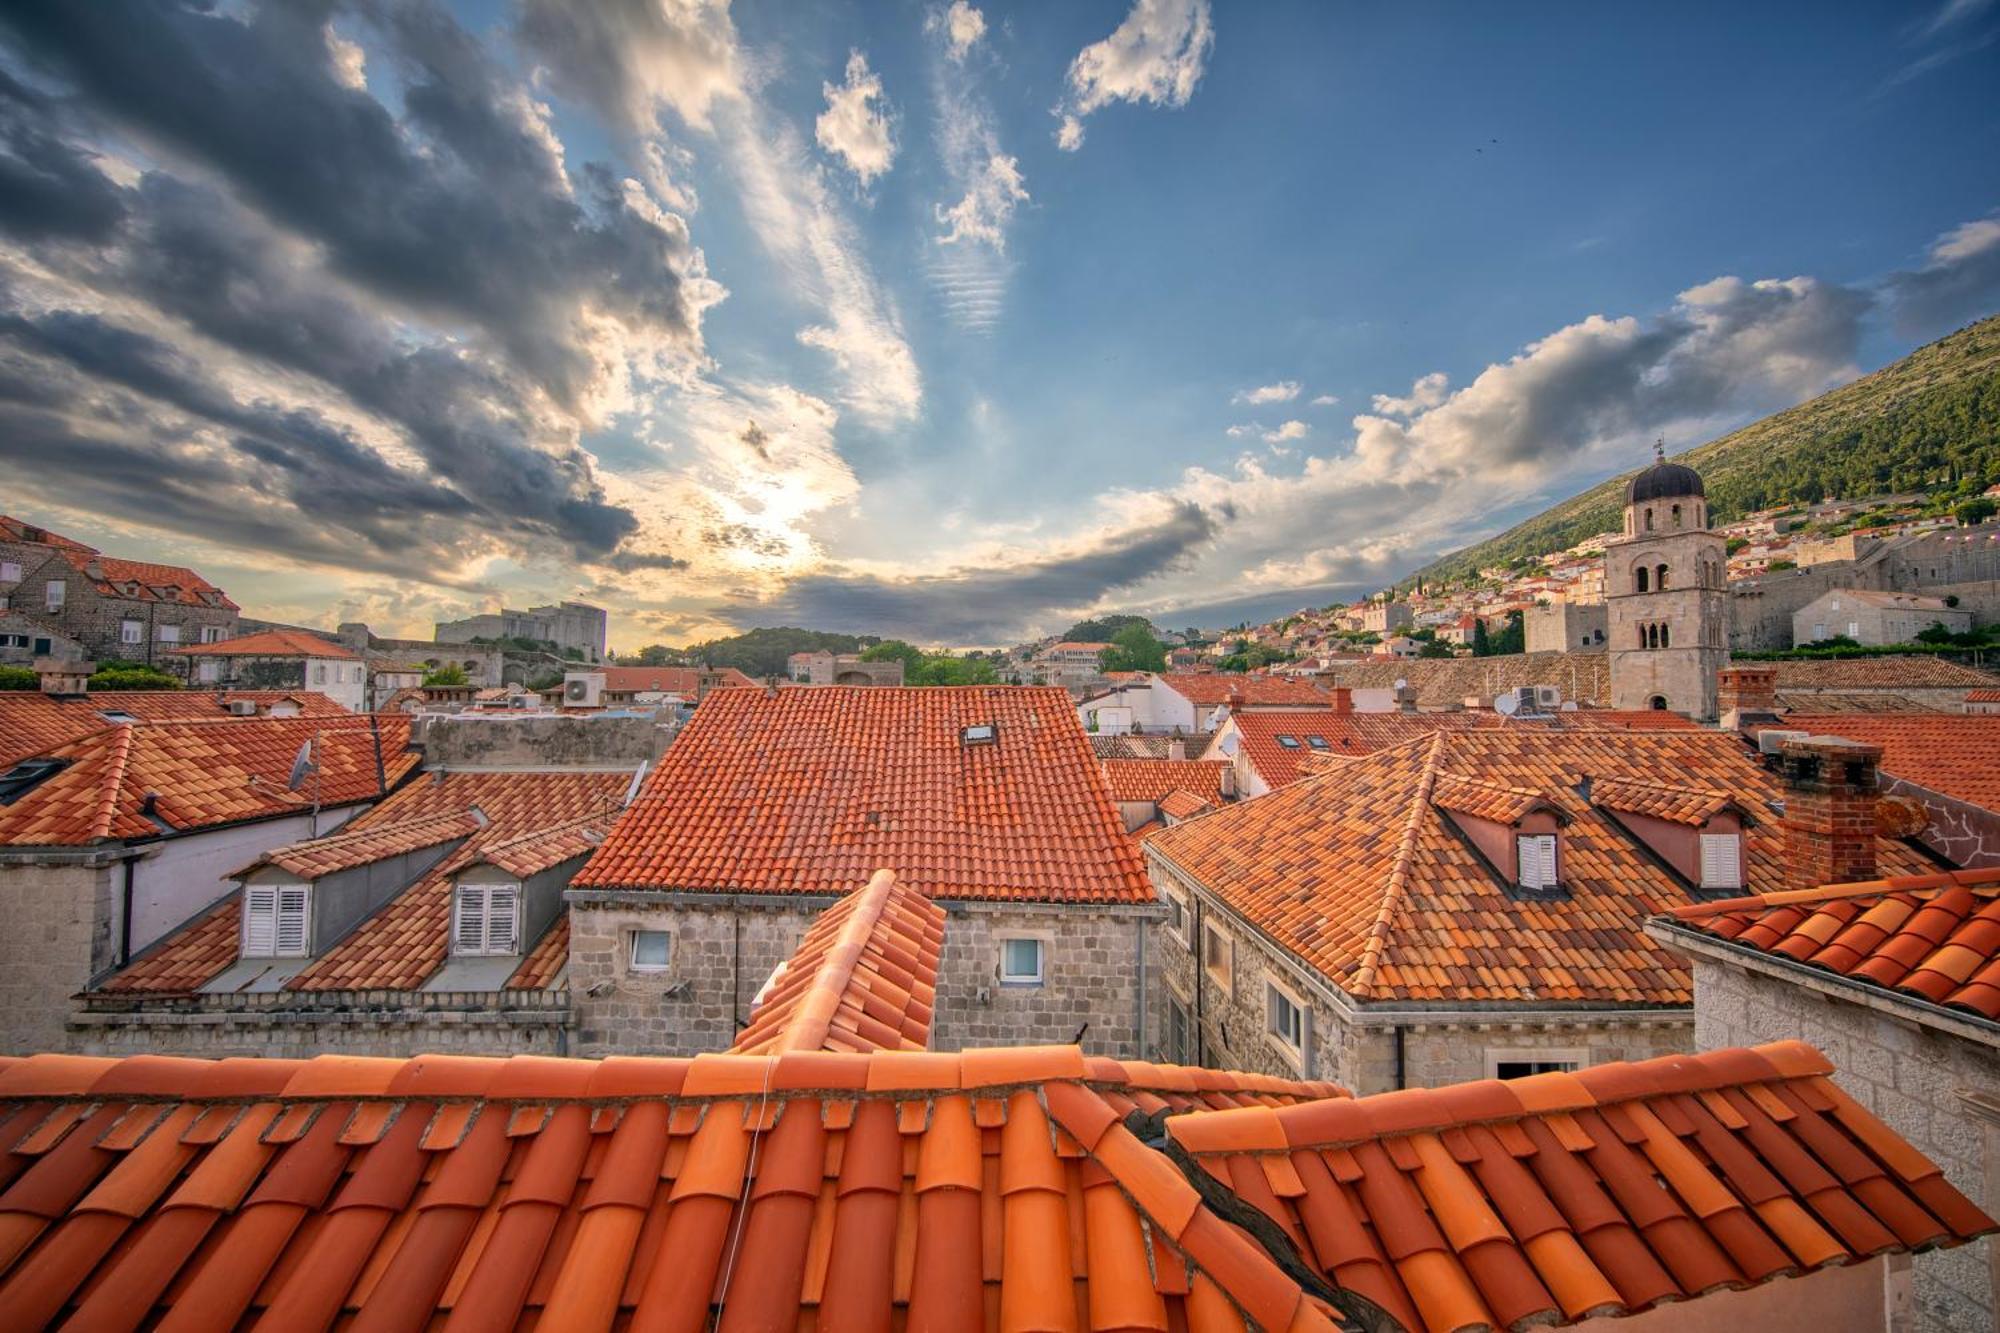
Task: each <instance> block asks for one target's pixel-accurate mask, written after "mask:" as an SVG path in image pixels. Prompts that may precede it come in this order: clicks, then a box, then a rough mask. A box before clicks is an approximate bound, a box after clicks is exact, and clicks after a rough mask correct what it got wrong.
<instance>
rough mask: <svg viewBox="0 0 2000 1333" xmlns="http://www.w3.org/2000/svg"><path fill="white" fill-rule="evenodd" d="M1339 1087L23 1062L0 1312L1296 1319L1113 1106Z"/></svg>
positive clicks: (576, 1065)
mask: <svg viewBox="0 0 2000 1333" xmlns="http://www.w3.org/2000/svg"><path fill="white" fill-rule="evenodd" d="M1334 1091H1335V1090H1333V1089H1330V1088H1329V1087H1328V1086H1327V1085H1324V1084H1318V1085H1311V1084H1296V1083H1286V1082H1284V1081H1282V1080H1278V1079H1271V1078H1264V1077H1260V1076H1256V1075H1229V1074H1220V1073H1216V1072H1214V1071H1208V1070H1185V1069H1171V1068H1163V1067H1159V1066H1152V1065H1143V1064H1124V1065H1121V1064H1119V1063H1118V1062H1115V1061H1110V1060H1102V1059H1086V1058H1085V1057H1084V1056H1083V1055H1082V1054H1081V1052H1079V1051H1078V1050H1077V1049H1076V1048H1075V1047H1053V1048H1024V1049H1009V1050H990V1051H967V1052H963V1053H961V1054H956V1055H934V1054H927V1053H920V1052H902V1051H898V1052H878V1053H875V1054H872V1055H838V1054H830V1053H823V1052H811V1053H803V1052H801V1053H794V1054H789V1055H784V1056H778V1057H770V1058H764V1057H756V1056H741V1055H707V1056H699V1057H696V1058H694V1059H692V1060H673V1059H638V1058H621V1059H610V1060H605V1061H601V1062H599V1061H585V1060H555V1059H546V1058H538V1057H528V1056H523V1057H518V1058H516V1059H512V1060H487V1059H473V1058H466V1057H452V1056H427V1057H422V1058H418V1059H414V1060H407V1061H405V1060H371V1059H359V1058H350V1057H335V1056H326V1057H321V1058H320V1059H317V1060H313V1061H309V1062H300V1061H283V1060H227V1061H221V1062H215V1063H210V1062H205V1061H197V1060H182V1059H173V1058H166V1057H156V1056H140V1057H134V1058H131V1059H128V1060H122V1061H116V1060H102V1059H94V1058H88V1057H77V1056H36V1057H33V1058H31V1059H26V1060H12V1059H10V1060H4V1061H0V1108H4V1115H5V1118H4V1122H0V1187H4V1190H5V1192H4V1193H0V1244H4V1246H5V1252H6V1253H5V1257H6V1258H7V1259H10V1260H12V1261H13V1262H12V1263H11V1264H10V1265H9V1266H8V1267H7V1268H6V1270H5V1272H4V1274H0V1308H4V1309H5V1310H7V1311H8V1312H9V1322H10V1323H11V1324H13V1325H14V1326H17V1327H33V1326H38V1325H41V1324H47V1323H55V1322H59V1321H70V1326H72V1327H79V1328H80V1327H90V1326H96V1325H97V1324H99V1323H101V1322H112V1323H120V1324H123V1325H126V1326H130V1325H134V1324H139V1323H148V1322H154V1321H156V1320H166V1321H169V1322H179V1321H187V1322H189V1323H198V1324H199V1325H200V1326H202V1327H217V1328H229V1327H236V1326H238V1325H239V1324H244V1323H248V1322H254V1321H256V1320H257V1319H259V1318H260V1317H261V1318H262V1319H263V1320H265V1321H266V1322H267V1326H269V1327H274V1328H302V1327H315V1328H317V1327H330V1326H334V1325H335V1324H336V1323H340V1324H344V1323H345V1318H344V1316H348V1315H358V1314H365V1316H366V1322H369V1323H373V1322H378V1321H379V1322H380V1323H382V1324H383V1325H384V1326H392V1327H422V1326H426V1325H428V1324H429V1323H431V1321H433V1320H437V1321H442V1320H443V1319H444V1318H445V1317H446V1316H449V1317H450V1318H451V1319H452V1321H453V1323H454V1326H464V1327H473V1328H514V1327H518V1326H523V1325H524V1324H532V1325H533V1326H536V1327H540V1328H545V1329H578V1328H608V1327H611V1326H612V1325H613V1323H614V1322H622V1321H623V1320H625V1319H626V1318H630V1319H631V1321H632V1323H633V1324H634V1326H645V1327H653V1326H662V1327H687V1328H701V1327H706V1326H710V1324H711V1321H713V1323H714V1324H718V1325H719V1326H720V1327H721V1328H724V1329H743V1330H758V1329H774V1328H784V1329H792V1328H800V1327H812V1326H814V1323H815V1321H816V1322H817V1326H818V1327H821V1328H869V1329H887V1328H889V1327H891V1326H892V1323H893V1325H894V1326H896V1327H903V1326H905V1324H907V1326H908V1327H910V1328H912V1329H916V1328H935V1329H982V1328H984V1329H993V1330H1001V1329H1010V1330H1011V1329H1028V1328H1072V1327H1091V1328H1106V1329H1109V1328H1121V1329H1134V1328H1152V1329H1168V1328H1173V1329H1180V1328H1191V1329H1219V1328H1238V1329H1247V1328H1249V1327H1250V1326H1252V1324H1253V1323H1254V1325H1255V1326H1256V1327H1259V1328H1262V1329H1267V1330H1290V1331H1291V1333H1307V1331H1308V1330H1314V1329H1326V1328H1329V1327H1333V1326H1334V1318H1335V1316H1333V1314H1332V1313H1331V1307H1330V1306H1329V1305H1327V1304H1326V1303H1325V1302H1324V1301H1323V1300H1322V1299H1320V1298H1319V1297H1317V1296H1314V1295H1308V1294H1307V1293H1306V1292H1304V1291H1303V1290H1301V1288H1300V1286H1299V1284H1298V1283H1297V1282H1296V1281H1294V1280H1293V1279H1292V1278H1290V1277H1287V1276H1286V1274H1285V1272H1284V1270H1283V1269H1282V1268H1281V1267H1280V1266H1279V1264H1278V1263H1277V1262H1276V1261H1275V1260H1274V1259H1273V1258H1272V1256H1271V1255H1270V1254H1269V1253H1267V1252H1266V1251H1265V1250H1264V1249H1263V1248H1262V1247H1261V1246H1260V1245H1258V1244H1257V1242H1256V1241H1254V1240H1253V1239H1252V1238H1251V1237H1250V1236H1249V1234H1248V1233H1246V1232H1244V1231H1242V1230H1240V1229H1239V1228H1237V1227H1236V1226H1234V1225H1232V1224H1231V1223H1229V1222H1227V1221H1225V1220H1224V1219H1223V1218H1222V1217H1221V1216H1220V1215H1218V1214H1217V1213H1215V1212H1212V1211H1210V1209H1209V1208H1208V1207H1207V1206H1205V1205H1204V1203H1203V1202H1202V1198H1201V1196H1200V1194H1198V1193H1197V1191H1196V1189H1195V1188H1194V1186H1193V1185H1191V1184H1190V1183H1189V1181H1188V1179H1187V1177H1186V1176H1184V1175H1183V1174H1182V1171H1181V1170H1180V1168H1178V1167H1176V1166H1175V1165H1174V1164H1173V1162H1172V1161H1171V1159H1170V1158H1169V1157H1168V1156H1166V1155H1165V1154H1164V1153H1161V1152H1158V1151H1155V1150H1154V1149H1152V1148H1149V1147H1147V1146H1145V1144H1144V1143H1143V1142H1142V1141H1141V1139H1140V1137H1139V1136H1138V1135H1137V1134H1135V1132H1134V1130H1133V1129H1132V1128H1129V1127H1128V1126H1127V1125H1126V1124H1125V1123H1122V1117H1124V1116H1125V1115H1127V1114H1128V1113H1131V1112H1134V1111H1139V1112H1142V1113H1144V1114H1148V1115H1151V1114H1157V1113H1159V1112H1169V1111H1173V1110H1176V1109H1180V1108H1185V1107H1196V1106H1203V1105H1216V1106H1233V1105H1265V1106H1273V1105H1284V1104H1288V1103H1290V1102H1293V1101H1297V1100H1299V1099H1300V1098H1304V1097H1316V1096H1320V1097H1323V1096H1328V1095H1332V1094H1333V1092H1334ZM1148 1132H1149V1133H1150V1132H1151V1131H1148ZM1329 1294H1330V1293H1329ZM656 1321H658V1322H657V1324H656Z"/></svg>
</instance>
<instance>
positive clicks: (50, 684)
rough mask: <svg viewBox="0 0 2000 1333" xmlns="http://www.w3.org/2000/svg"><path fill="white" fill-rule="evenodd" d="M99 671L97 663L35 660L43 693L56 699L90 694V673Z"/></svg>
mask: <svg viewBox="0 0 2000 1333" xmlns="http://www.w3.org/2000/svg"><path fill="white" fill-rule="evenodd" d="M95 670H97V663H95V662H77V661H72V660H71V659H69V658H67V657H38V658H36V659H35V675H36V677H38V679H39V683H40V685H41V687H42V693H43V694H47V695H52V696H54V697H55V698H58V699H62V698H68V697H70V696H72V695H81V694H89V693H90V673H91V672H93V671H95Z"/></svg>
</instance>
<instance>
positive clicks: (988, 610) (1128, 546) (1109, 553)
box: [721, 503, 1218, 643]
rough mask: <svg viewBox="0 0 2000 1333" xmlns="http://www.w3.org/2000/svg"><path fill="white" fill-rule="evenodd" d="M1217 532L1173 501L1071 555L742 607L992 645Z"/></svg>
mask: <svg viewBox="0 0 2000 1333" xmlns="http://www.w3.org/2000/svg"><path fill="white" fill-rule="evenodd" d="M1217 528H1218V524H1217V521H1216V519H1215V517H1214V516H1213V515H1212V514H1210V513H1209V512H1208V511H1206V510H1204V509H1202V508H1201V507H1200V506H1199V505H1194V504H1186V503H1179V504H1175V505H1174V506H1173V508H1172V509H1171V510H1170V511H1169V512H1168V513H1167V514H1166V515H1164V516H1163V517H1162V518H1161V519H1160V521H1159V522H1157V523H1153V524H1149V525H1147V526H1144V527H1138V528H1132V529H1129V530H1127V531H1125V532H1120V533H1117V534H1115V535H1113V536H1111V537H1108V538H1106V539H1105V540H1103V541H1101V542H1099V543H1098V544H1097V545H1096V546H1094V547H1092V548H1091V549H1089V550H1087V551H1083V552H1081V553H1079V554H1076V555H1067V556H1061V557H1057V558H1053V559H1047V560H1037V561H1033V562H1030V563H1027V564H1022V565H1013V566H1005V567H1001V568H997V569H982V570H966V571H962V572H954V573H950V574H940V575H935V576H932V577H928V578H915V579H883V578H875V577H871V576H860V575H856V576H842V575H838V574H816V575H812V576H810V577H807V578H802V579H798V580H796V581H794V582H792V583H790V584H788V585H787V586H786V587H785V588H784V590H783V591H782V592H780V593H778V594H777V595H776V596H774V597H772V598H770V599H768V600H763V601H758V602H755V603H750V604H747V605H745V606H742V607H728V608H721V609H722V610H724V611H727V612H731V613H734V614H738V615H740V614H742V613H743V612H746V611H754V612H755V613H756V614H757V615H758V617H759V618H760V620H761V621H762V622H763V623H770V624H782V625H866V626H868V627H869V629H870V631H871V632H873V633H877V634H886V635H893V636H897V637H904V638H913V639H917V640H920V641H922V642H927V643H928V642H940V641H942V642H948V643H990V642H997V641H1000V640H1002V639H1006V638H1011V637H1013V636H1016V635H1020V634H1024V633H1029V632H1032V631H1033V629H1034V628H1035V627H1036V626H1037V625H1038V624H1039V623H1040V621H1042V620H1043V619H1044V618H1046V617H1047V616H1048V615H1049V614H1050V613H1051V612H1067V611H1072V610H1081V609H1084V608H1087V607H1089V606H1091V605H1093V604H1094V603H1096V601H1097V600H1098V599H1099V598H1100V597H1102V596H1104V595H1105V594H1107V593H1111V592H1116V591H1118V590H1120V589H1123V588H1129V587H1132V586H1133V585H1135V584H1138V583H1140V582H1143V581H1144V580H1146V579H1148V578H1151V577H1153V576H1154V575H1156V574H1160V573H1163V572H1165V571H1167V570H1171V569H1176V568H1179V567H1181V566H1182V565H1183V564H1184V563H1185V562H1187V561H1188V560H1190V559H1192V558H1193V556H1194V555H1195V553H1196V552H1197V551H1198V550H1199V549H1200V548H1201V547H1203V546H1204V545H1206V544H1207V543H1208V542H1209V541H1210V540H1211V539H1212V538H1213V537H1214V536H1215V534H1216V531H1217Z"/></svg>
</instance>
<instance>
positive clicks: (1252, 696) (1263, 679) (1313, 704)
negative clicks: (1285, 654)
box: [1154, 671, 1333, 708]
mask: <svg viewBox="0 0 2000 1333" xmlns="http://www.w3.org/2000/svg"><path fill="white" fill-rule="evenodd" d="M1154 679H1155V680H1156V681H1158V682H1159V683H1160V684H1162V685H1164V686H1166V687H1167V688H1168V689H1170V690H1172V691H1173V692H1174V693H1176V694H1178V695H1180V696H1181V697H1182V698H1183V699H1186V700H1187V701H1188V702H1189V703H1191V704H1193V705H1194V706H1195V707H1196V708H1215V707H1218V706H1220V705H1222V704H1226V703H1228V702H1229V700H1230V697H1231V696H1232V695H1234V696H1237V697H1239V698H1241V699H1242V701H1243V702H1244V703H1245V704H1248V705H1252V706H1256V705H1267V706H1269V705H1279V706H1284V707H1291V708H1331V707H1333V696H1332V695H1330V694H1328V693H1327V692H1326V691H1325V690H1322V689H1320V688H1319V687H1318V686H1317V685H1314V684H1313V683H1312V682H1310V681H1304V680H1286V679H1285V678H1284V677H1282V676H1237V675H1225V674H1219V673H1210V672H1205V671H1174V672H1167V673H1165V674H1163V675H1159V676H1156V677H1154Z"/></svg>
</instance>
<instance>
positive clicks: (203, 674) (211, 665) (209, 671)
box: [195, 657, 222, 684]
mask: <svg viewBox="0 0 2000 1333" xmlns="http://www.w3.org/2000/svg"><path fill="white" fill-rule="evenodd" d="M195 675H196V676H197V677H198V678H199V679H201V680H204V681H207V682H208V683H210V684H214V683H215V681H216V680H218V679H219V678H220V677H221V675H222V663H220V662H218V661H216V660H215V659H214V658H212V657H204V658H202V659H201V664H200V665H199V666H197V667H196V668H195Z"/></svg>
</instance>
